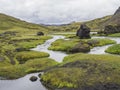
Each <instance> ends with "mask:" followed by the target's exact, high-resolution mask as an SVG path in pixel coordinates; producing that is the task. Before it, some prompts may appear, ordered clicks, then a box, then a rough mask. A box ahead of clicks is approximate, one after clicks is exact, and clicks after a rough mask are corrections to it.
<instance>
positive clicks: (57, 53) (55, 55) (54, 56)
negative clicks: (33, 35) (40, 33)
mask: <svg viewBox="0 0 120 90" xmlns="http://www.w3.org/2000/svg"><path fill="white" fill-rule="evenodd" d="M64 38H65V37H64V36H53V38H52V39H50V40H47V41H46V42H45V43H44V44H42V45H38V46H37V47H36V48H33V49H31V50H34V51H43V52H47V53H49V54H50V57H49V58H52V59H54V60H56V61H57V62H62V60H63V58H64V57H65V56H67V54H66V53H64V52H60V51H52V50H48V47H50V45H51V43H52V42H54V41H56V40H57V39H64Z"/></svg>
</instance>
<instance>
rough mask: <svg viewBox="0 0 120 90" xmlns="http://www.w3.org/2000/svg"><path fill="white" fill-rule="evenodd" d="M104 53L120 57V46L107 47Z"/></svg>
mask: <svg viewBox="0 0 120 90" xmlns="http://www.w3.org/2000/svg"><path fill="white" fill-rule="evenodd" d="M105 52H107V53H111V54H118V55H120V44H115V45H112V46H110V47H108V48H107V49H106V50H105Z"/></svg>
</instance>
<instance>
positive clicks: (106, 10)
mask: <svg viewBox="0 0 120 90" xmlns="http://www.w3.org/2000/svg"><path fill="white" fill-rule="evenodd" d="M119 6H120V0H0V13H5V14H8V15H11V16H15V17H17V18H20V19H22V20H26V21H29V22H34V23H44V24H60V23H69V22H72V21H86V20H91V19H94V18H98V17H103V16H106V15H111V14H113V13H114V12H115V11H116V9H117V8H118V7H119Z"/></svg>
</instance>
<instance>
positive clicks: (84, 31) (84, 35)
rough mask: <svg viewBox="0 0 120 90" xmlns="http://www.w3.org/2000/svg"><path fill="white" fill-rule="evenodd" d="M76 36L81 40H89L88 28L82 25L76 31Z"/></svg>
mask: <svg viewBox="0 0 120 90" xmlns="http://www.w3.org/2000/svg"><path fill="white" fill-rule="evenodd" d="M76 36H79V37H80V38H81V39H85V38H90V28H89V27H88V26H86V25H85V24H82V25H81V26H80V29H79V30H77V33H76Z"/></svg>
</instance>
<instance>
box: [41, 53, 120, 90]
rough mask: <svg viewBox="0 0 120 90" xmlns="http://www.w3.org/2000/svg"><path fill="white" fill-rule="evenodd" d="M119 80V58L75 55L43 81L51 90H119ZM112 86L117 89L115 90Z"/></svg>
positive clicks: (53, 70) (48, 73)
mask: <svg viewBox="0 0 120 90" xmlns="http://www.w3.org/2000/svg"><path fill="white" fill-rule="evenodd" d="M118 78H120V57H119V56H112V55H91V54H73V55H70V56H67V57H65V59H64V62H63V63H61V64H60V65H59V67H57V68H55V69H52V70H50V71H47V72H46V73H45V74H44V75H42V76H41V81H42V82H43V84H44V85H45V86H47V87H49V88H51V90H53V89H56V88H64V89H63V90H94V89H95V90H119V89H120V80H119V79H118ZM112 85H113V86H114V88H116V89H113V88H112ZM105 86H107V88H106V87H105ZM88 87H89V88H88ZM97 87H98V88H97ZM90 88H91V89H90ZM109 88H110V89H109ZM111 88H112V89H111Z"/></svg>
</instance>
